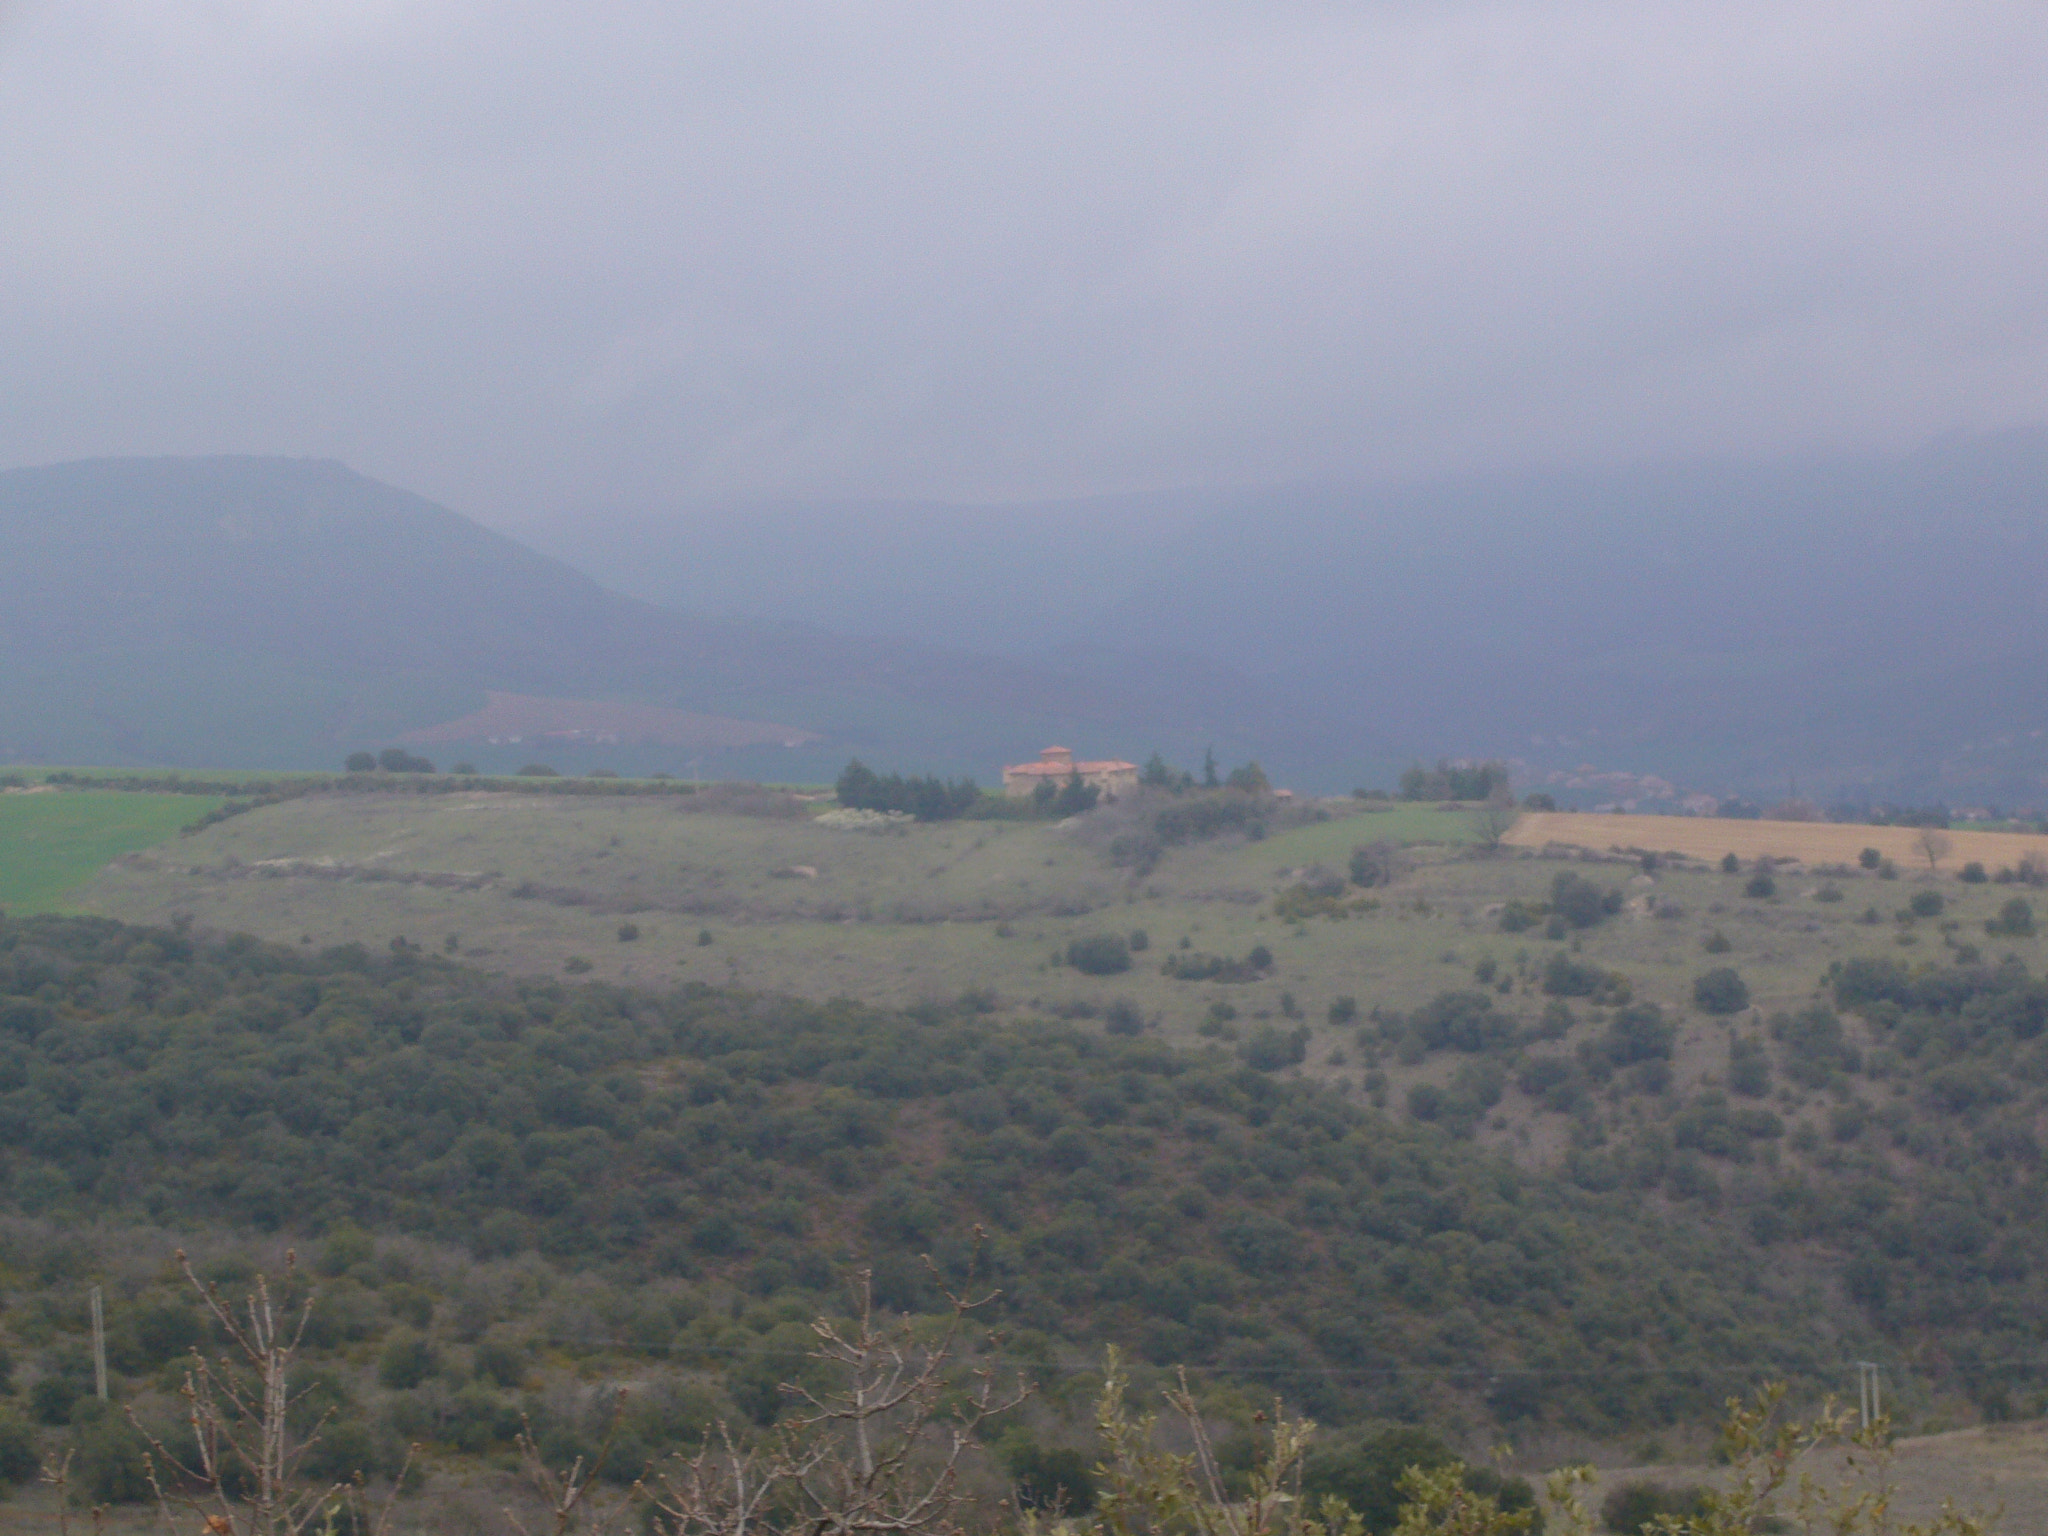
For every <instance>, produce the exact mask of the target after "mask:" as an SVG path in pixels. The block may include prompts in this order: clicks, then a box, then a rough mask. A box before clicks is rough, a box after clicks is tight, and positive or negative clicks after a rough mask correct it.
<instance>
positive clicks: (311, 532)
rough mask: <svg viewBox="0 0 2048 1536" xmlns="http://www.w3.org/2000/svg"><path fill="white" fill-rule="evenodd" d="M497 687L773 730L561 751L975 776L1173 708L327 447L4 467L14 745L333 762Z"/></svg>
mask: <svg viewBox="0 0 2048 1536" xmlns="http://www.w3.org/2000/svg"><path fill="white" fill-rule="evenodd" d="M492 692H499V693H504V694H512V695H519V696H525V697H535V696H538V697H544V698H560V699H567V700H586V701H597V702H603V703H609V704H612V705H616V706H619V707H622V708H624V707H630V706H638V707H642V708H643V709H666V710H670V711H681V712H686V713H689V714H695V715H698V716H715V717H721V718H725V719H727V720H728V722H736V723H738V724H741V725H744V724H746V723H747V722H755V723H757V724H758V725H759V726H760V730H759V731H757V732H755V733H754V734H755V735H756V736H758V737H759V738H760V742H761V743H762V744H759V745H755V744H751V743H745V742H744V741H742V744H741V745H731V744H728V745H725V746H723V747H720V746H718V745H717V744H716V743H715V742H708V743H707V745H706V747H705V750H704V751H703V752H701V753H687V750H686V752H685V755H682V756H679V754H678V751H677V750H676V749H677V747H678V743H677V742H676V741H673V740H671V741H666V742H656V743H653V744H651V746H652V747H658V748H659V749H660V750H651V749H650V750H640V751H637V752H636V751H632V750H627V749H628V748H632V747H634V746H635V745H636V744H635V743H632V742H625V741H621V742H618V743H613V742H609V741H590V742H579V741H577V740H576V739H574V738H573V733H572V734H571V736H570V738H569V739H564V740H561V741H556V742H553V743H551V744H550V745H551V747H552V748H553V749H554V750H556V751H557V752H558V753H559V754H563V755H564V765H565V766H573V765H574V764H575V763H576V762H577V760H578V759H579V758H583V759H591V758H593V754H594V755H595V757H602V758H604V759H605V760H606V761H608V762H610V763H611V764H612V765H614V766H619V767H621V768H622V769H623V768H633V767H636V766H638V767H641V768H647V767H652V766H664V767H667V768H669V769H671V770H672V771H686V770H691V769H692V765H693V764H694V771H701V772H706V773H746V774H765V775H768V776H773V777H785V778H802V777H811V778H816V777H819V776H828V777H829V775H830V773H831V772H833V771H836V768H837V766H838V765H839V764H840V763H843V762H844V760H845V758H846V756H847V755H848V754H849V753H850V752H855V751H865V752H867V753H869V754H870V755H871V756H875V757H877V758H880V759H882V760H885V761H895V760H902V761H906V762H912V763H919V764H929V765H931V766H936V767H942V768H945V769H947V770H948V771H977V770H978V771H979V773H980V775H981V776H982V777H983V778H984V780H987V779H992V777H993V773H994V769H995V768H996V767H997V766H998V765H999V764H1000V762H1001V761H1002V759H1003V757H1004V755H1005V754H1011V755H1014V754H1017V753H1020V752H1025V751H1033V750H1035V749H1036V748H1037V747H1038V746H1040V745H1042V744H1043V742H1044V740H1046V739H1049V733H1061V732H1064V733H1066V734H1071V735H1076V736H1078V737H1082V738H1085V739H1089V740H1093V739H1097V738H1103V737H1107V736H1109V735H1111V734H1113V733H1115V732H1117V731H1121V730H1129V729H1134V728H1137V727H1134V726H1133V721H1136V722H1137V726H1138V727H1142V725H1143V723H1144V722H1145V721H1146V719H1147V718H1148V717H1149V718H1152V719H1157V718H1158V717H1159V716H1160V713H1161V712H1160V711H1159V710H1157V709H1153V708H1150V707H1149V706H1148V704H1147V702H1146V700H1145V699H1144V697H1143V696H1142V693H1141V692H1140V691H1137V690H1131V689H1127V688H1122V687H1120V686H1119V685H1118V684H1117V683H1116V682H1114V681H1113V680H1104V679H1102V678H1099V677H1089V676H1087V675H1085V674H1079V673H1073V674H1070V673H1065V672H1061V671H1058V670H1054V669H1048V668H1045V667H1041V666H1038V665H1035V664H1030V663H1024V662H1020V661H1018V660H1016V659H1010V658H993V657H987V656H977V655H974V654H972V653H971V652H968V651H966V650H963V649H959V648H952V647H942V646H937V645H930V644H918V643H916V642H912V641H905V640H895V639H886V638H883V639H876V638H868V639H849V638H846V637H843V636H836V635H832V634H828V633H826V632H824V631H821V630H817V629H813V628H808V627H803V626H799V625H795V624H790V623H773V622H764V621H747V620H736V619H710V618H704V617H701V616H696V615H691V614H685V613H678V612H674V611H670V610H667V609H663V608H661V607H658V606H656V605H654V604H651V603H647V602H643V601H640V600H638V599H634V598H629V597H624V596H621V595H620V594H618V593H616V592H612V591H609V590H607V589H605V588H604V587H602V586H600V585H599V584H598V583H596V582H595V581H593V580H591V579H590V578H589V577H587V576H585V575H583V574H582V573H581V572H579V571H577V570H575V569H573V568H571V567H570V566H568V565H566V564H564V563H563V562H561V561H559V560H555V559H552V558H550V557H548V556H545V555H542V554H539V553H537V552H535V551H534V550H531V549H528V548H526V547H525V546H523V545H521V544H519V543H517V542H515V541H513V540H511V539H508V538H505V537H503V536H502V535H499V534H496V533H493V532H491V531H489V530H488V529H485V528H483V527H482V526H480V525H478V524H477V523H474V522H472V521H470V520H469V519H467V518H465V517H462V516H460V515H458V514H456V513H454V512H451V511H449V510H448V509H447V508H444V507H440V506H437V505H435V504H434V503H432V502H428V501H426V500H424V499H422V498H420V497H417V496H413V495H410V494H409V493H407V492H404V491H401V490H397V489H395V488H393V487H391V486H387V485H382V484H380V483H378V482H376V481H374V480H370V479H368V478H366V477H364V476H361V475H358V474H355V473H354V472H352V471H350V470H348V469H346V468H345V467H344V466H342V465H340V464H336V463H332V462H327V461H316V460H289V459H271V458H208V459H106V460H93V461H86V462H82V463H74V464H61V465H52V466H47V467H43V468H35V469H20V470H13V471H9V472H6V473H0V760H9V759H12V760H16V761H20V760H28V759H34V760H42V761H92V762H115V763H121V762H149V763H162V764H171V765H187V764H189V765H193V766H204V765H213V766H230V767H232V766H255V765H277V766H330V765H332V764H333V763H335V762H338V761H339V759H340V756H341V755H342V754H343V753H345V752H346V751H348V750H351V749H353V748H356V747H361V746H375V745H378V744H381V743H383V742H386V741H389V740H392V739H396V738H398V737H400V736H403V735H406V734H407V733H411V732H418V731H422V730H427V731H432V730H433V728H435V727H441V726H446V725H447V724H449V723H450V722H455V721H459V720H462V719H463V718H464V717H468V716H473V715H477V714H479V713H480V712H481V711H483V710H485V709H486V707H487V695H488V694H490V693H492ZM622 718H623V717H622ZM606 734H610V735H613V736H616V735H617V732H616V731H612V732H609V733H607V732H604V731H599V732H597V733H596V735H598V736H603V735H606ZM629 734H630V733H629ZM656 734H657V735H658V734H659V733H656ZM713 734H714V735H715V734H716V733H713ZM725 734H726V735H727V736H732V735H733V733H732V732H730V731H728V732H726V733H725ZM745 736H746V733H745V732H741V733H740V738H741V739H743V738H744V737H745ZM785 741H795V743H796V745H795V746H784V745H781V744H780V743H782V742H785ZM1114 745H1116V746H1118V747H1119V748H1130V747H1131V746H1132V744H1131V743H1129V742H1127V741H1126V740H1125V739H1123V738H1122V737H1119V738H1118V739H1117V740H1116V742H1115V743H1114ZM522 747H523V750H524V753H525V755H529V756H530V755H532V753H533V751H534V749H533V747H532V746H531V745H526V744H522ZM586 749H587V750H586ZM1133 749H1134V748H1133ZM479 753H480V754H481V755H482V756H483V757H489V756H490V752H489V743H488V742H486V743H484V745H483V747H481V748H479ZM479 753H469V754H467V755H471V756H477V755H479ZM501 755H502V756H504V757H506V758H507V759H508V761H509V759H510V758H511V757H514V756H519V755H521V748H519V747H512V746H507V749H506V751H505V752H504V753H503V754H501ZM505 765H506V764H499V766H505Z"/></svg>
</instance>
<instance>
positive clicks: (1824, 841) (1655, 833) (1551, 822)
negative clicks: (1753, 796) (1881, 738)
mask: <svg viewBox="0 0 2048 1536" xmlns="http://www.w3.org/2000/svg"><path fill="white" fill-rule="evenodd" d="M1939 836H1941V837H1944V838H1946V839H1947V840H1948V845H1949V846H1948V849H1947V851H1945V852H1940V853H1939V857H1938V860H1937V863H1936V866H1935V867H1936V869H1937V870H1938V872H1940V873H1942V874H1954V873H1955V872H1956V871H1957V870H1959V869H1961V868H1962V867H1963V866H1964V865H1965V864H1968V863H1971V862H1972V861H1974V862H1976V863H1980V864H1982V865H1983V866H1984V867H1985V869H1986V870H1989V871H1992V872H1993V873H1995V872H1996V871H1997V870H1999V869H2000V868H2001V867H2017V866H2018V864H2019V861H2020V860H2021V859H2022V858H2024V857H2025V856H2026V855H2027V854H2030V853H2031V854H2033V855H2034V856H2035V857H2036V858H2040V859H2044V860H2048V837H2042V836H2039V835H2037V834H2034V833H2029V832H1965V831H1950V832H1943V833H1940V834H1939ZM1920 838H1921V834H1920V829H1919V828H1918V827H1865V826H1858V825H1854V824H1843V823H1839V822H1829V821H1723V820H1720V819H1718V818H1716V817H1711V816H1588V815H1580V814H1577V813H1575V812H1570V811H1528V812H1525V813H1524V814H1523V815H1522V816H1521V817H1520V819H1518V820H1517V821H1516V822H1515V825H1514V828H1513V830H1511V831H1510V832H1509V833H1508V834H1507V836H1506V837H1505V838H1503V839H1502V841H1503V842H1506V843H1508V844H1510V845H1511V846H1513V847H1516V848H1542V847H1546V846H1548V845H1549V844H1551V843H1562V844H1565V845H1566V846H1569V847H1573V848H1592V849H1596V850H1598V851H1600V852H1602V853H1605V852H1608V851H1610V850H1628V849H1647V850H1649V851H1651V852H1653V853H1682V854H1685V855H1686V856H1688V857H1689V858H1695V859H1718V858H1720V857H1721V856H1722V855H1724V854H1730V853H1732V854H1734V855H1735V856H1736V857H1737V858H1739V859H1742V860H1743V861H1745V862H1747V861H1748V860H1750V859H1754V858H1759V857H1764V856H1768V857H1770V858H1774V859H1797V860H1799V861H1800V862H1801V863H1802V864H1854V863H1855V862H1856V855H1857V854H1859V853H1861V852H1862V851H1863V850H1864V849H1865V848H1875V849H1876V850H1877V851H1878V852H1879V853H1881V854H1883V855H1884V856H1885V857H1886V858H1888V859H1891V860H1892V861H1893V862H1894V863H1896V864H1897V865H1898V866H1899V868H1900V869H1902V870H1909V871H1910V870H1914V869H1922V870H1924V869H1926V868H1927V854H1926V852H1925V850H1924V848H1923V846H1922V844H1921V840H1920Z"/></svg>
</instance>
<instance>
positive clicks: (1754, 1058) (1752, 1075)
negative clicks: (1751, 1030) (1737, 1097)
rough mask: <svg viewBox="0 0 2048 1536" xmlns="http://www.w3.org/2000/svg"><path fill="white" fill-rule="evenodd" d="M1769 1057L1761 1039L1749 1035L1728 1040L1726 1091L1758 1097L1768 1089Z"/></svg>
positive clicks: (1747, 1096) (1769, 1084) (1769, 1074)
mask: <svg viewBox="0 0 2048 1536" xmlns="http://www.w3.org/2000/svg"><path fill="white" fill-rule="evenodd" d="M1770 1087H1771V1058H1770V1053H1769V1052H1768V1051H1766V1050H1765V1049H1764V1043H1763V1041H1761V1040H1758V1039H1755V1038H1754V1037H1750V1036H1742V1037H1738V1038H1736V1039H1734V1040H1731V1041H1729V1042H1728V1091H1729V1092H1730V1093H1739V1094H1741V1095H1742V1096H1743V1097H1744V1098H1746V1099H1760V1098H1762V1097H1763V1096H1764V1095H1765V1094H1766V1093H1768V1092H1769V1091H1770Z"/></svg>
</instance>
